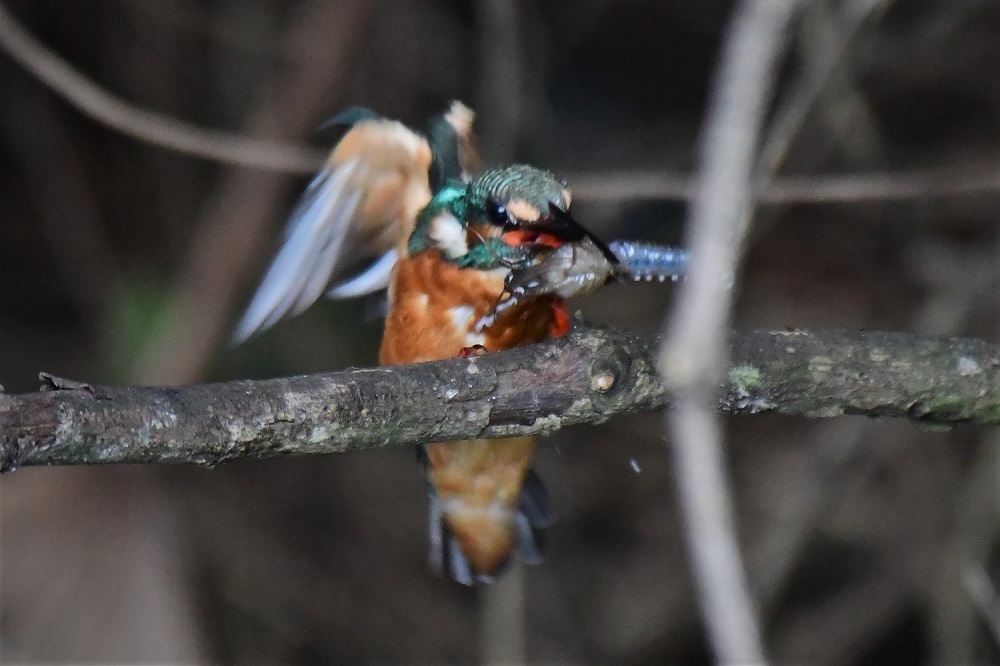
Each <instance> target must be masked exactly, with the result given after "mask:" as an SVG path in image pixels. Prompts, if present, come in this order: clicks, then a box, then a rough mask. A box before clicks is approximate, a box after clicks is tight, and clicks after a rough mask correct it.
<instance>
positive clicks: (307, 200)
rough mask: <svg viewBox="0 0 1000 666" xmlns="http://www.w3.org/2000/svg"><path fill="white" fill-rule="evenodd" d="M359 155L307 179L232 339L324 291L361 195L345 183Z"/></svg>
mask: <svg viewBox="0 0 1000 666" xmlns="http://www.w3.org/2000/svg"><path fill="white" fill-rule="evenodd" d="M359 160H360V158H359V157H352V158H350V159H349V160H347V162H345V163H344V164H342V165H340V166H339V167H337V168H336V169H335V170H334V169H331V168H330V167H326V168H324V169H323V170H322V171H321V172H320V173H319V174H318V175H317V176H316V178H314V179H313V181H312V183H310V184H309V187H308V188H307V189H306V191H305V193H304V194H303V195H302V199H301V200H300V201H299V204H298V205H297V206H296V208H295V210H294V211H293V212H292V215H291V218H290V219H289V223H288V229H287V231H286V232H285V239H284V243H283V244H282V246H281V250H280V251H279V252H278V256H277V257H275V259H274V263H272V264H271V267H270V269H268V271H267V275H265V276H264V280H263V282H262V283H261V285H260V287H259V288H258V289H257V293H256V294H255V295H254V297H253V300H252V301H251V302H250V306H249V307H248V308H247V311H246V314H244V315H243V319H242V320H241V321H240V323H239V325H238V326H237V327H236V332H235V334H234V336H233V339H234V341H235V342H241V341H243V340H245V339H247V338H248V337H250V336H251V335H253V334H254V333H255V332H257V331H261V330H264V329H266V328H269V327H270V326H272V325H274V324H275V322H277V321H278V320H279V319H281V318H283V317H285V316H293V315H296V314H299V313H300V312H302V311H303V310H305V309H306V308H308V307H309V306H310V305H312V304H313V303H315V302H316V299H318V298H319V297H320V296H321V295H322V294H323V292H324V291H325V290H326V288H327V286H328V285H329V283H330V278H331V277H332V276H333V271H334V267H335V265H336V262H337V260H338V258H339V257H340V253H341V250H342V248H343V246H344V240H345V238H346V237H347V235H348V233H349V232H350V225H351V220H352V219H353V218H354V216H355V214H356V212H357V208H358V203H359V201H360V200H361V196H362V192H361V190H360V189H356V188H350V187H349V184H350V182H351V180H352V176H353V175H354V171H355V170H356V169H357V167H358V162H359Z"/></svg>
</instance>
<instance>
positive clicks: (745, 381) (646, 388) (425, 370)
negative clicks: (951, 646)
mask: <svg viewBox="0 0 1000 666" xmlns="http://www.w3.org/2000/svg"><path fill="white" fill-rule="evenodd" d="M731 342H732V362H731V365H730V369H729V371H728V374H727V380H726V382H725V386H724V387H723V388H722V390H721V391H720V397H719V407H720V409H721V410H722V411H724V412H727V413H731V414H755V413H761V412H776V413H780V414H788V415H804V416H811V417H829V416H837V415H839V414H845V413H847V414H866V415H868V416H897V417H907V418H911V419H915V420H919V421H923V422H929V423H934V424H951V423H958V422H972V423H982V424H996V423H1000V345H996V344H988V343H986V342H983V341H982V340H975V339H963V338H933V337H923V336H915V335H910V334H906V333H879V332H869V331H861V332H857V331H815V332H806V331H795V332H784V331H782V332H768V331H749V332H744V333H738V334H734V336H733V337H732V340H731ZM658 346H659V340H658V337H657V336H656V334H654V333H653V332H650V331H626V330H603V329H592V328H584V329H579V330H576V331H574V332H573V333H571V334H570V335H567V336H566V337H564V338H562V339H560V340H557V341H555V342H551V343H546V344H542V345H534V346H531V347H524V348H520V349H515V350H511V351H506V352H501V353H497V354H487V355H486V356H482V357H478V358H473V359H453V360H448V361H437V362H434V363H422V364H417V365H409V366H397V367H389V368H364V369H355V370H345V371H342V372H332V373H326V374H319V375H308V376H301V377H290V378H285V379H269V380H263V381H232V382H226V383H220V384H201V385H190V386H177V387H111V386H88V385H86V384H78V383H74V382H67V381H65V380H59V379H55V378H51V377H48V376H47V375H46V376H44V377H43V378H44V379H45V380H46V381H47V386H46V389H45V390H42V391H40V392H38V393H27V394H20V395H8V394H0V463H2V468H3V469H4V470H7V471H9V470H13V469H16V468H17V467H21V466H26V465H79V464H92V463H195V464H202V465H214V464H217V463H220V462H224V461H227V460H235V459H262V458H270V457H275V456H282V455H293V454H320V453H336V452H341V451H348V450H360V449H370V448H377V447H381V446H389V445H403V444H414V443H417V442H424V441H431V440H451V439H470V438H474V437H509V436H512V435H527V434H537V433H549V432H553V431H555V430H558V429H559V428H561V427H563V426H567V425H575V424H582V423H601V422H603V421H606V420H607V419H609V418H611V417H613V416H616V415H619V414H625V413H629V412H636V411H641V410H649V409H655V408H658V407H662V406H664V405H665V404H666V391H665V389H664V387H663V385H662V383H661V382H660V381H659V380H658V379H657V377H656V375H655V371H654V369H653V368H654V367H655V365H654V360H655V355H656V350H657V348H658Z"/></svg>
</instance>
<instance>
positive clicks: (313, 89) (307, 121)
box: [132, 0, 374, 384]
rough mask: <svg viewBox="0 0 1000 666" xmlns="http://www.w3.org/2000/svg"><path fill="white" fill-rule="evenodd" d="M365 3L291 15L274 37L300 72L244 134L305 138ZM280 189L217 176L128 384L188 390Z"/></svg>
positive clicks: (339, 74) (276, 183)
mask: <svg viewBox="0 0 1000 666" xmlns="http://www.w3.org/2000/svg"><path fill="white" fill-rule="evenodd" d="M373 7H374V3H371V2H360V1H358V2H351V3H346V4H338V3H329V2H325V1H324V0H313V1H312V2H309V3H305V4H303V5H301V7H300V8H299V9H298V16H297V17H296V19H295V20H294V21H293V22H292V25H291V26H290V27H289V29H288V31H287V33H286V34H285V35H284V37H283V41H284V42H285V46H284V47H283V49H284V50H286V51H287V52H290V53H291V52H293V50H294V51H297V52H301V53H302V54H306V53H311V54H312V55H311V57H309V58H306V57H301V58H294V59H293V61H295V62H302V63H303V64H302V65H301V66H300V67H297V68H292V69H290V71H288V72H286V73H284V76H283V78H281V79H280V80H279V81H277V82H276V84H275V85H274V86H273V88H272V90H271V94H270V95H267V96H266V97H265V101H264V102H263V103H262V104H261V105H260V107H259V108H258V109H256V110H255V111H254V112H253V113H251V114H250V117H249V118H248V121H247V126H248V128H249V131H250V133H252V134H255V135H262V136H272V137H275V138H277V139H289V138H292V137H295V136H297V135H300V134H303V133H305V132H307V131H308V128H309V127H311V126H312V125H313V123H315V119H316V117H317V116H318V115H320V114H321V113H322V110H323V109H324V108H325V107H326V106H327V105H328V104H329V103H330V90H331V89H333V88H334V87H335V86H336V85H337V84H338V83H339V82H340V81H341V80H342V79H343V77H344V76H345V75H346V72H347V62H348V55H349V53H350V51H351V49H352V48H353V47H354V45H355V43H356V41H357V40H358V39H360V38H361V35H362V33H361V27H362V26H363V25H364V23H365V21H366V20H367V16H368V15H369V14H370V13H371V11H372V9H373ZM289 186H290V182H289V181H288V179H287V178H282V177H279V176H278V175H276V174H273V173H265V172H261V171H247V170H239V171H234V172H230V173H226V174H224V176H223V178H222V180H221V182H220V183H219V185H218V186H217V188H216V191H215V193H214V194H213V196H212V197H211V201H210V203H209V205H208V206H207V207H206V208H207V209H206V211H205V213H204V214H203V216H202V218H201V219H200V220H198V222H197V223H196V225H195V228H194V231H193V232H192V234H191V242H190V243H189V250H188V254H187V257H186V258H185V261H184V266H183V268H182V269H181V271H180V273H179V279H178V284H177V285H176V286H175V287H174V289H173V293H172V294H171V295H170V299H169V302H170V303H171V308H170V310H169V312H168V313H167V316H166V317H165V323H164V324H163V326H162V327H161V329H160V330H159V331H157V333H156V334H154V336H153V337H152V339H151V340H150V341H149V342H148V344H147V347H146V349H147V351H146V353H145V354H143V355H142V356H141V357H140V358H139V359H138V360H137V362H136V363H135V370H134V371H133V373H132V376H133V380H134V381H138V382H161V383H173V384H179V383H185V382H191V381H196V380H197V379H198V377H199V376H200V375H201V372H202V370H203V368H204V367H205V366H206V364H207V363H208V361H209V359H210V358H211V354H212V351H213V350H214V349H215V347H216V345H218V344H219V341H220V340H221V339H223V338H224V337H226V336H225V327H226V325H227V323H228V321H229V313H230V312H231V311H232V308H233V305H234V301H235V299H236V295H237V293H238V290H239V287H240V285H241V283H242V282H243V280H245V279H246V278H247V273H248V271H249V269H250V267H251V266H253V261H254V259H255V258H256V253H257V252H258V251H259V248H260V246H262V245H263V244H264V237H265V232H266V229H267V226H268V224H269V223H271V222H272V221H273V220H275V219H280V218H281V217H283V212H282V210H281V205H282V202H283V201H284V196H285V195H286V193H287V190H288V187H289Z"/></svg>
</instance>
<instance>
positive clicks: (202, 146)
mask: <svg viewBox="0 0 1000 666" xmlns="http://www.w3.org/2000/svg"><path fill="white" fill-rule="evenodd" d="M0 49H2V50H3V51H4V52H5V53H6V54H7V55H8V56H10V57H11V59H13V60H14V61H16V62H17V63H18V64H20V65H21V66H22V67H24V68H25V69H27V70H28V71H29V72H31V73H32V74H33V75H35V76H36V77H37V78H38V80H39V81H41V82H42V83H44V84H45V85H46V86H48V87H49V88H50V89H52V90H53V91H54V92H55V93H57V94H58V95H59V96H60V97H62V98H63V99H65V100H66V101H67V102H69V103H70V104H72V105H73V106H74V107H76V109H77V110H79V111H80V112H81V113H83V114H85V115H87V116H89V117H91V118H93V119H94V120H96V121H97V122H99V123H101V124H103V125H107V126H108V127H111V128H113V129H115V130H117V131H119V132H122V133H123V134H127V135H129V136H132V137H134V138H136V139H139V140H141V141H146V142H148V143H152V144H154V145H157V146H161V147H163V148H168V149H170V150H177V151H180V152H183V153H187V154H189V155H196V156H198V157H204V158H206V159H212V160H215V161H218V162H224V163H227V164H235V165H239V166H244V167H251V168H255V169H265V170H272V171H284V172H289V173H312V172H314V171H315V170H316V169H317V168H318V166H319V165H320V164H322V161H323V157H324V156H323V155H322V154H321V153H320V152H319V151H316V150H313V149H310V148H300V147H296V146H291V145H288V144H284V143H279V142H276V141H265V140H258V139H250V138H247V137H244V136H240V135H236V134H229V133H227V132H220V131H216V130H210V129H205V128H202V127H197V126H195V125H191V124H189V123H185V122H182V121H180V120H177V119H176V118H171V117H170V116H166V115H163V114H159V113H154V112H152V111H147V110H145V109H140V108H138V107H136V106H134V105H132V104H129V103H128V102H126V101H124V100H122V99H121V98H119V97H115V96H114V95H111V94H110V93H108V92H107V91H106V90H104V89H103V88H101V87H100V86H99V85H97V84H96V83H94V82H93V81H91V80H90V79H88V78H87V77H85V76H84V75H83V74H81V73H80V72H78V71H77V70H75V69H74V68H73V67H72V66H70V65H69V64H68V63H67V62H66V61H65V60H63V59H62V58H60V57H59V56H58V55H56V54H55V53H54V52H53V51H51V50H50V49H48V48H47V47H45V46H44V45H43V44H42V43H41V42H39V41H38V40H36V39H35V38H34V37H32V36H31V34H30V33H28V31H26V30H25V29H24V28H23V27H21V25H20V24H19V23H18V22H17V21H16V20H15V19H14V17H13V15H11V14H10V12H9V11H7V8H6V7H4V6H3V5H2V4H0Z"/></svg>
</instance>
